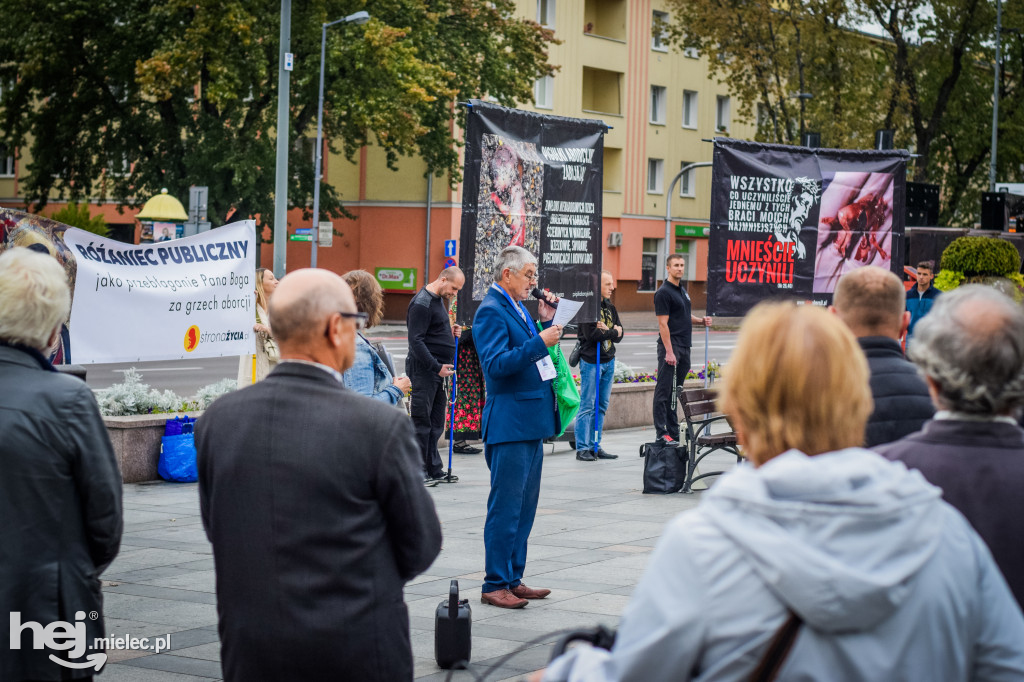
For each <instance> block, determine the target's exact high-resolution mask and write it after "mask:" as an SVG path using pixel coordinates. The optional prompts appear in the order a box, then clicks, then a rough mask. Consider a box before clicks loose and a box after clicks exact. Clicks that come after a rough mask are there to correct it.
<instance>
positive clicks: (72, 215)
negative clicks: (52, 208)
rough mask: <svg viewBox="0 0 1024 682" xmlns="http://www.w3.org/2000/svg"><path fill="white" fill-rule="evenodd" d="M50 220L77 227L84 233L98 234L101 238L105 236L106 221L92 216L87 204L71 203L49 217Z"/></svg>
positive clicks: (101, 217)
mask: <svg viewBox="0 0 1024 682" xmlns="http://www.w3.org/2000/svg"><path fill="white" fill-rule="evenodd" d="M50 218H52V219H53V220H56V221H57V222H58V223H64V224H65V225H70V226H71V227H77V228H79V229H82V230H85V231H86V232H92V233H93V234H98V235H99V236H101V237H106V236H107V232H108V229H107V221H106V220H105V219H104V218H103V216H101V215H97V216H94V215H92V213H91V212H90V211H89V205H88V204H79V203H77V202H71V203H70V204H68V205H67V206H65V207H64V208H62V209H61V210H59V211H57V212H56V213H54V214H53V215H52V216H50Z"/></svg>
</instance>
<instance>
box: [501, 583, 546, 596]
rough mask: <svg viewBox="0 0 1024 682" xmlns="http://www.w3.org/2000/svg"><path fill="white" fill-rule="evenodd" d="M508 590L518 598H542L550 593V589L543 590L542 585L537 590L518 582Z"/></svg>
mask: <svg viewBox="0 0 1024 682" xmlns="http://www.w3.org/2000/svg"><path fill="white" fill-rule="evenodd" d="M509 591H510V592H512V594H514V595H516V596H517V597H519V598H520V599H543V598H544V597H546V596H548V595H549V594H551V590H545V589H544V588H543V587H542V588H541V589H539V590H535V589H533V588H532V587H527V586H526V585H524V584H523V583H519V584H518V585H516V586H515V587H513V588H512V589H511V590H509Z"/></svg>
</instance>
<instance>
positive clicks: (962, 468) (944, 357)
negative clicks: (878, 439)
mask: <svg viewBox="0 0 1024 682" xmlns="http://www.w3.org/2000/svg"><path fill="white" fill-rule="evenodd" d="M909 354H910V359H911V360H913V361H914V362H915V363H916V364H917V365H918V366H919V367H920V368H921V370H922V371H923V372H924V375H925V381H926V382H927V383H928V388H929V390H930V391H931V394H932V399H933V400H934V402H935V406H936V407H937V408H938V410H939V411H938V412H936V414H935V418H934V419H933V420H932V421H930V422H928V423H927V424H925V426H924V430H923V431H921V432H919V433H915V434H912V435H910V436H907V437H906V438H904V439H902V440H899V441H896V442H895V443H890V444H889V445H886V446H883V447H880V448H876V449H877V450H878V452H880V453H881V454H883V455H885V456H886V457H888V458H889V459H893V460H901V461H903V462H904V463H906V465H907V466H908V467H911V468H913V469H919V470H920V471H921V473H922V474H924V477H925V478H926V479H928V481H929V482H931V483H934V484H935V485H937V486H939V487H940V488H942V493H943V497H945V499H946V501H947V502H949V503H950V504H952V505H953V506H954V507H956V508H957V509H959V510H960V512H961V513H963V515H964V516H966V517H967V520H968V521H970V522H971V525H973V526H974V528H975V529H976V530H977V531H978V534H979V535H981V537H982V539H983V540H985V542H986V543H987V544H988V547H989V549H990V550H991V551H992V556H993V557H994V558H995V560H996V564H997V565H998V566H999V568H1000V570H1002V572H1003V575H1004V576H1006V582H1007V583H1009V585H1010V589H1011V590H1012V591H1013V594H1014V596H1015V597H1016V598H1017V603H1019V604H1021V605H1024V495H1022V494H1021V490H1024V429H1021V427H1020V426H1018V425H1017V422H1016V419H1015V417H1014V415H1015V414H1016V412H1017V411H1018V410H1019V409H1020V408H1021V407H1022V406H1024V310H1022V309H1021V307H1020V305H1018V304H1016V303H1014V302H1013V301H1011V300H1010V299H1009V298H1007V297H1006V296H1004V295H1003V294H1001V293H999V292H998V291H996V290H995V289H991V288H989V287H983V286H980V285H966V286H962V287H960V288H958V289H956V290H954V291H952V292H948V293H946V294H943V295H942V296H941V297H940V298H939V299H938V300H937V301H936V302H935V305H934V307H933V308H932V311H931V313H929V315H928V317H926V318H924V319H923V320H921V322H920V324H918V325H917V332H916V333H915V334H914V343H913V345H911V346H910V350H909Z"/></svg>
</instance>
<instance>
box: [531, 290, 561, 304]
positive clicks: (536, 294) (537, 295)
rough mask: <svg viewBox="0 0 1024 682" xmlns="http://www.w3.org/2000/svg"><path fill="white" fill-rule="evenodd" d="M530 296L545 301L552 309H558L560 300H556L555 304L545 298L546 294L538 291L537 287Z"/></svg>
mask: <svg viewBox="0 0 1024 682" xmlns="http://www.w3.org/2000/svg"><path fill="white" fill-rule="evenodd" d="M530 295H531V296H533V297H534V298H536V299H538V300H541V301H544V302H545V303H547V304H548V305H549V306H551V307H552V308H557V307H558V299H557V298H556V299H555V302H554V303H552V302H551V301H549V300H548V299H546V298H544V292H543V291H541V290H540V289H538V288H537V287H534V288H533V291H531V292H530Z"/></svg>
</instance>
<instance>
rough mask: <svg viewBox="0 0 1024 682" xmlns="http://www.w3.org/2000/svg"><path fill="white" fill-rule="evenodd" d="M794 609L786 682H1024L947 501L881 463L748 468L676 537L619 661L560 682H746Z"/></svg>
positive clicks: (1014, 640)
mask: <svg viewBox="0 0 1024 682" xmlns="http://www.w3.org/2000/svg"><path fill="white" fill-rule="evenodd" d="M788 609H792V610H793V611H794V612H796V613H797V614H798V615H799V616H800V617H801V618H802V619H803V621H804V625H803V626H802V627H801V629H800V632H799V634H798V637H797V640H796V643H795V645H794V647H793V649H792V650H791V652H790V654H789V657H788V658H787V660H786V662H785V664H784V666H783V668H782V670H781V672H780V675H779V677H778V680H780V681H781V680H872V681H877V680H886V681H887V682H888V681H895V680H929V681H931V682H934V681H941V680H1024V617H1022V615H1021V611H1020V608H1019V607H1018V606H1017V603H1016V601H1015V600H1014V599H1013V597H1012V596H1011V594H1010V592H1009V589H1008V588H1007V586H1006V582H1005V581H1004V580H1003V577H1002V575H1000V573H999V570H998V569H997V568H996V566H995V564H994V563H993V561H992V557H991V555H990V554H989V551H988V549H987V548H986V547H985V545H984V543H983V542H982V541H981V539H980V538H979V537H978V535H977V533H975V532H974V530H973V529H971V527H970V525H969V524H968V523H967V522H966V521H965V520H964V518H963V517H962V516H961V515H960V513H959V512H957V511H956V510H955V509H953V508H952V507H951V506H949V505H948V504H946V503H945V502H943V501H942V500H941V493H940V491H939V489H938V488H936V487H934V486H932V485H930V484H928V483H927V482H925V480H924V479H923V478H922V477H921V475H920V474H919V473H918V472H917V471H908V470H907V469H906V467H904V466H903V465H902V464H899V463H893V462H889V461H887V460H885V459H883V458H882V457H880V456H878V455H876V454H875V453H873V452H869V451H867V450H864V449H861V448H850V449H847V450H841V451H838V452H832V453H828V454H824V455H818V456H816V457H808V456H806V455H804V454H803V453H800V452H797V451H789V452H787V453H784V454H782V455H780V456H778V457H776V458H774V459H772V460H770V461H769V462H767V463H766V464H764V465H763V466H761V467H760V468H754V467H751V466H747V465H743V466H740V467H738V468H737V469H736V470H735V471H734V472H732V473H731V474H729V475H726V476H723V477H722V479H721V480H720V481H719V482H718V484H717V485H715V487H714V488H712V490H711V491H709V492H708V493H706V495H705V498H704V500H703V501H702V502H701V504H700V506H699V507H698V508H697V509H694V510H692V511H690V512H686V513H683V514H680V515H679V516H678V517H676V519H675V520H673V521H672V522H671V523H670V524H669V525H668V527H667V528H666V530H665V533H664V534H663V536H662V538H661V540H660V541H659V543H658V546H657V548H656V549H655V551H654V553H653V554H652V556H651V562H650V564H649V566H648V567H647V570H646V572H645V574H644V576H643V578H642V579H641V581H640V583H639V584H638V585H637V589H636V591H635V592H634V594H633V598H632V600H631V601H630V604H629V606H628V607H627V608H626V611H625V613H624V614H623V617H622V623H621V627H620V629H619V635H618V639H617V641H616V643H615V647H614V648H613V649H612V651H611V652H607V651H602V650H597V649H592V648H587V647H580V648H577V649H575V650H573V651H571V652H570V653H569V654H567V655H566V656H563V657H562V658H560V659H558V660H557V661H556V662H555V663H554V664H552V666H551V667H550V668H549V669H548V672H547V674H546V675H545V677H544V679H545V681H546V682H547V681H552V680H562V679H570V680H573V681H575V680H588V681H590V680H637V681H641V680H642V681H643V682H658V681H660V680H688V679H694V680H746V679H748V678H749V676H750V673H751V672H752V670H753V669H754V667H755V666H756V665H757V663H758V662H759V661H760V660H761V658H762V656H763V655H764V651H765V649H766V648H767V646H768V642H769V641H770V640H771V638H772V637H773V636H774V634H775V632H776V631H777V630H778V629H779V627H780V626H781V625H782V623H783V622H784V621H785V619H786V617H787V614H788Z"/></svg>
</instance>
